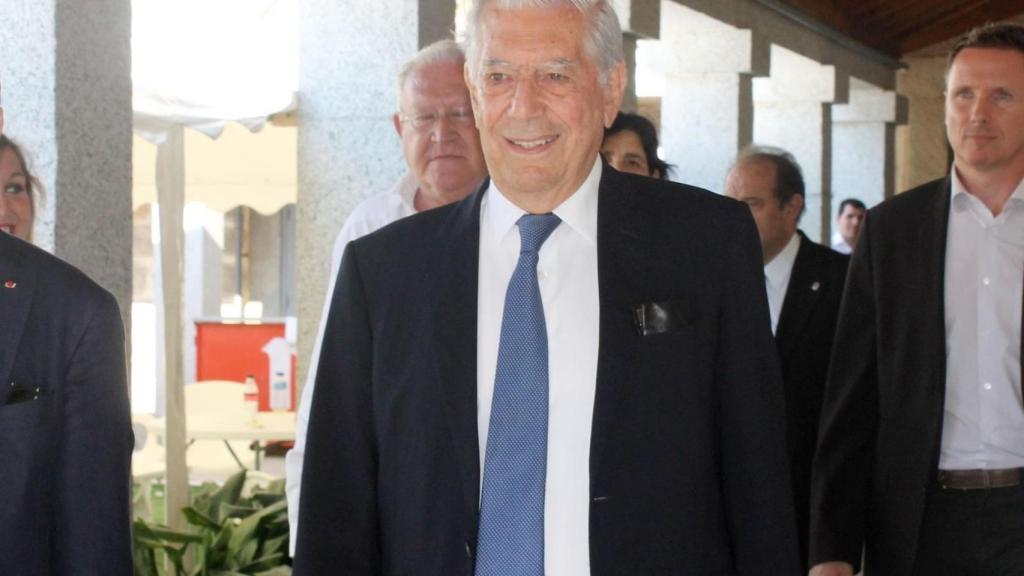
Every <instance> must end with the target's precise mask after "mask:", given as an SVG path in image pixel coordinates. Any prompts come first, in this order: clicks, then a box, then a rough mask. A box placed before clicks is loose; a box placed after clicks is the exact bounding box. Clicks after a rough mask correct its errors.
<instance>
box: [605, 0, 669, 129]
mask: <svg viewBox="0 0 1024 576" xmlns="http://www.w3.org/2000/svg"><path fill="white" fill-rule="evenodd" d="M612 4H613V5H614V6H615V12H616V14H617V15H618V16H619V25H620V26H621V27H622V51H623V55H624V56H625V59H626V71H627V77H626V92H625V94H623V97H622V110H624V111H626V112H631V113H635V112H636V111H637V100H636V45H637V44H636V43H637V41H638V40H641V39H647V40H652V39H656V38H657V37H658V34H659V27H660V22H661V0H612Z"/></svg>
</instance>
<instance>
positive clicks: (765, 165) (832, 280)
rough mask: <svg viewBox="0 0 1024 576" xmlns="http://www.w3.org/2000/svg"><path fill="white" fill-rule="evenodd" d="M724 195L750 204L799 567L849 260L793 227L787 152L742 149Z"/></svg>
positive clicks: (792, 166)
mask: <svg viewBox="0 0 1024 576" xmlns="http://www.w3.org/2000/svg"><path fill="white" fill-rule="evenodd" d="M725 193H726V195H727V196H729V197H730V198H735V199H736V200H739V201H741V202H743V203H745V204H746V205H747V206H749V207H750V212H751V213H752V214H753V215H754V221H755V222H756V223H757V231H758V235H759V236H760V237H761V250H762V254H763V258H764V279H765V288H766V289H767V292H768V308H769V311H770V313H771V319H772V332H773V333H774V334H775V347H776V348H777V349H778V352H779V363H780V364H781V366H782V380H783V383H784V385H785V391H786V447H787V449H788V453H789V470H790V480H791V481H792V485H793V498H794V503H795V507H796V518H797V529H798V533H799V536H800V555H801V559H802V562H803V563H804V566H805V569H806V565H807V535H808V530H809V525H810V513H809V510H810V503H811V463H812V461H813V460H814V448H815V446H816V445H817V439H818V421H819V415H820V412H821V399H822V397H823V396H824V394H825V379H826V377H827V375H828V361H829V357H830V356H831V355H832V339H833V336H834V335H835V331H836V318H837V316H838V315H839V302H840V299H841V298H842V295H843V283H844V282H845V280H846V268H847V265H848V264H849V260H850V259H849V258H848V257H847V256H844V255H842V254H839V253H837V252H835V251H834V250H829V249H828V248H827V247H825V246H822V245H820V244H817V243H815V242H812V241H811V240H810V239H809V238H807V236H806V235H804V233H803V232H801V231H800V230H799V229H798V228H797V225H798V224H799V222H800V216H801V215H802V214H803V212H804V180H803V175H802V174H801V171H800V166H799V165H797V163H796V159H795V158H793V156H792V155H791V154H790V153H788V152H786V151H784V150H781V149H778V148H771V147H767V146H752V147H750V148H747V149H746V150H744V151H743V152H742V153H741V154H740V156H739V158H738V159H737V160H736V163H735V164H734V165H733V167H732V169H730V170H729V174H728V176H727V177H726V186H725Z"/></svg>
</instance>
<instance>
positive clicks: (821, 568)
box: [809, 562, 853, 576]
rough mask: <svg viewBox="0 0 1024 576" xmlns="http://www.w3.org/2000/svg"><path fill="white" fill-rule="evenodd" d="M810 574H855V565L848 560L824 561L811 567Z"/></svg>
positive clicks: (827, 575) (850, 575)
mask: <svg viewBox="0 0 1024 576" xmlns="http://www.w3.org/2000/svg"><path fill="white" fill-rule="evenodd" d="M809 576H853V566H851V565H850V564H849V563H848V562H822V563H821V564H818V565H817V566H815V567H814V568H811V573H810V575H809Z"/></svg>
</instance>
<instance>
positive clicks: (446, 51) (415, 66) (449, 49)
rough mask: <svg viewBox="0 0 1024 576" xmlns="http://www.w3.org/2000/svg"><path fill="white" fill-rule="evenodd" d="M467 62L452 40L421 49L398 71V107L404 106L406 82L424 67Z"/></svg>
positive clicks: (460, 48) (460, 49)
mask: <svg viewBox="0 0 1024 576" xmlns="http://www.w3.org/2000/svg"><path fill="white" fill-rule="evenodd" d="M465 61H466V55H465V53H464V52H463V51H462V46H459V44H458V42H456V41H454V40H450V39H446V40H438V41H437V42H434V43H433V44H431V45H429V46H426V47H424V48H422V49H420V51H419V52H417V53H416V54H415V55H413V57H412V58H410V59H409V60H408V61H407V62H406V63H405V64H403V65H402V68H401V69H400V70H399V71H398V106H399V108H401V106H402V92H403V91H404V90H405V82H406V81H407V80H408V79H409V77H410V76H412V75H413V74H414V73H416V72H417V71H418V70H420V69H421V68H423V67H424V66H427V65H430V64H437V63H439V62H451V63H453V64H459V65H462V64H463V63H464V62H465Z"/></svg>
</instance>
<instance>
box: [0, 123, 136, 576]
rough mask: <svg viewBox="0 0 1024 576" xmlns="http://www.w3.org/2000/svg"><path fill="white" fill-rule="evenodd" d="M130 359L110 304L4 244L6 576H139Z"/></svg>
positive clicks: (24, 247)
mask: <svg viewBox="0 0 1024 576" xmlns="http://www.w3.org/2000/svg"><path fill="white" fill-rule="evenodd" d="M2 131H3V115H2V109H0V132H2ZM124 350H125V348H124V328H123V326H122V324H121V315H120V314H119V313H118V308H117V303H116V302H115V301H114V298H113V296H111V295H110V294H109V293H108V292H106V291H105V290H103V289H102V288H100V287H99V286H97V285H96V284H95V283H93V282H92V281H91V280H89V279H88V278H87V277H86V276H85V275H84V274H82V273H81V272H79V271H78V270H76V269H74V268H73V267H71V266H69V265H68V264H65V263H64V262H61V261H60V260H58V259H57V258H54V257H53V256H51V255H50V254H48V253H46V252H44V251H42V250H40V249H38V248H36V247H34V246H32V245H30V244H28V243H26V242H24V241H22V240H20V239H18V238H15V237H14V236H11V235H9V234H6V233H3V232H0V534H2V536H0V574H4V575H5V576H6V575H10V576H21V575H23V576H39V575H43V574H52V575H65V574H67V575H71V574H76V575H77V574H97V575H98V574H103V575H107V574H112V575H122V574H131V573H132V556H131V518H130V507H131V453H132V430H131V420H130V409H129V406H128V388H127V378H126V363H125V357H124Z"/></svg>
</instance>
